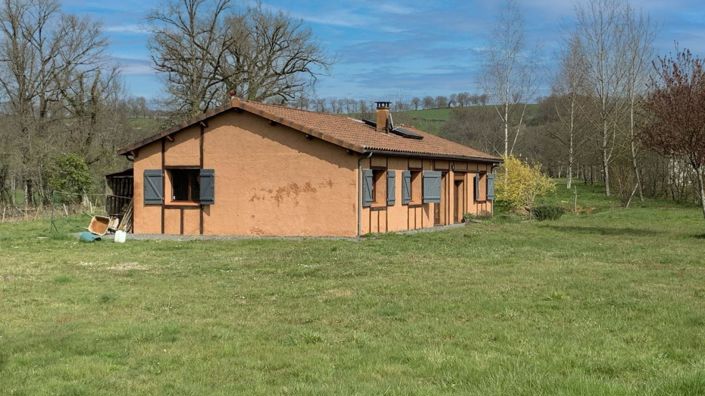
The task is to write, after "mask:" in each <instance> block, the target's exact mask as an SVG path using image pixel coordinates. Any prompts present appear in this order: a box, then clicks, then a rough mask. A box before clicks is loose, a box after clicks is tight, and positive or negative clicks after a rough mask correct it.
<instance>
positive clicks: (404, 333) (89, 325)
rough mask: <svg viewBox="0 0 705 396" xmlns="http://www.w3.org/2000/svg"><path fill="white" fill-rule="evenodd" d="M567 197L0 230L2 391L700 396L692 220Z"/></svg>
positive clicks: (699, 307) (704, 262)
mask: <svg viewBox="0 0 705 396" xmlns="http://www.w3.org/2000/svg"><path fill="white" fill-rule="evenodd" d="M591 191H592V192H591ZM568 197H570V195H569V194H568V192H563V191H562V190H561V189H560V188H559V190H558V192H557V193H556V195H555V196H554V197H551V198H549V200H553V201H552V202H560V201H562V200H566V199H567V198H568ZM580 197H583V198H584V199H585V202H586V204H585V206H590V205H592V206H595V207H596V208H597V210H595V211H594V212H593V213H592V214H590V215H587V214H582V215H578V216H576V215H572V214H567V215H565V216H564V217H563V218H562V219H561V220H559V221H555V222H541V223H539V222H527V221H516V220H511V219H510V220H505V221H501V220H497V221H493V222H486V223H482V224H474V223H473V224H471V225H469V226H466V227H463V228H457V229H452V230H447V231H443V232H434V233H419V234H414V235H383V236H374V237H370V238H366V239H365V240H363V241H361V242H355V241H349V240H240V241H200V242H199V241H192V242H176V241H128V243H126V244H124V245H119V244H114V243H112V242H110V241H102V242H97V243H93V244H85V243H79V242H78V241H77V240H75V239H74V238H73V237H65V236H63V235H59V236H53V234H51V233H50V232H49V231H48V230H49V227H48V224H47V223H44V222H30V223H20V224H12V225H10V224H2V225H0V318H2V319H1V320H0V389H1V390H2V391H0V393H3V394H11V395H50V394H51V395H55V394H59V395H107V394H178V395H181V394H187V395H203V394H214V395H231V394H261V395H271V394H296V395H300V394H304V395H319V394H345V395H347V394H389V395H409V394H417V395H428V394H458V395H466V394H476V395H537V394H539V395H540V394H545V395H549V394H550V395H553V394H563V395H592V394H610V395H613V394H614V395H681V394H683V395H686V394H691V395H695V394H705V259H703V257H705V245H704V243H705V222H704V221H703V220H702V218H701V216H700V214H699V212H698V210H697V209H695V208H684V207H675V206H671V205H668V204H664V203H659V202H649V203H647V204H645V205H643V207H636V208H633V209H630V210H624V209H620V208H618V205H617V204H616V203H615V202H614V201H607V200H604V199H601V198H600V196H599V194H598V192H597V190H595V191H593V190H591V189H590V188H589V187H584V186H582V185H580V186H579V204H580V199H581V198H580ZM590 202H592V203H590ZM86 224H87V218H74V219H70V220H68V221H67V220H62V221H60V222H59V224H58V227H59V229H60V230H61V231H62V232H68V231H77V230H79V229H80V228H81V227H85V225H86Z"/></svg>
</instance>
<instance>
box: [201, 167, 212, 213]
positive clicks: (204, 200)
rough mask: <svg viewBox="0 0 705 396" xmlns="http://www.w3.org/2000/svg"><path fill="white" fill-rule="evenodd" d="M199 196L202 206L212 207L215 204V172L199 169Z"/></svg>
mask: <svg viewBox="0 0 705 396" xmlns="http://www.w3.org/2000/svg"><path fill="white" fill-rule="evenodd" d="M199 194H200V197H199V198H200V201H201V204H202V205H213V204H214V203H215V170H213V169H201V172H200V179H199Z"/></svg>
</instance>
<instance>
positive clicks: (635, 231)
mask: <svg viewBox="0 0 705 396" xmlns="http://www.w3.org/2000/svg"><path fill="white" fill-rule="evenodd" d="M541 227H545V228H549V229H552V230H556V231H560V232H566V233H577V234H592V235H622V236H624V235H631V236H657V235H661V234H662V233H661V232H658V231H653V230H644V229H639V228H631V227H625V228H612V227H579V226H558V225H542V226H541Z"/></svg>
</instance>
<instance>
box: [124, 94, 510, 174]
mask: <svg viewBox="0 0 705 396" xmlns="http://www.w3.org/2000/svg"><path fill="white" fill-rule="evenodd" d="M232 109H241V110H244V111H247V112H250V113H253V114H256V115H259V116H261V117H264V118H266V119H268V120H270V121H273V122H276V123H279V124H282V125H286V126H288V127H290V128H292V129H296V130H298V131H301V132H303V133H306V134H309V135H311V136H314V137H316V138H319V139H321V140H324V141H327V142H330V143H332V144H335V145H338V146H341V147H344V148H347V149H349V150H352V151H355V152H358V153H367V152H381V153H389V154H408V155H410V156H424V157H435V158H456V159H473V160H479V161H486V162H500V161H501V160H500V159H499V158H498V157H495V156H493V155H489V154H487V153H484V152H482V151H479V150H476V149H474V148H471V147H468V146H464V145H462V144H458V143H455V142H451V141H450V140H446V139H443V138H441V137H438V136H436V135H433V134H430V133H426V132H423V131H420V130H418V129H414V128H411V127H409V126H404V128H405V129H410V130H412V131H413V132H416V133H417V134H419V135H421V136H422V137H423V139H409V138H405V137H402V136H399V135H396V134H393V133H383V132H378V131H377V130H375V128H374V127H373V126H370V125H368V124H366V123H364V122H362V121H360V120H355V119H352V118H350V117H347V116H343V115H335V114H327V113H316V112H311V111H306V110H298V109H293V108H290V107H285V106H278V105H269V104H264V103H259V102H250V101H244V100H240V99H233V100H232V101H231V103H230V104H229V105H227V106H224V107H221V108H218V109H215V110H213V111H210V112H208V113H205V114H203V115H201V116H198V117H196V118H194V119H191V120H189V121H187V122H185V123H183V124H181V125H178V126H176V127H174V128H171V129H169V130H166V131H164V132H161V133H159V134H157V135H155V136H152V137H150V138H147V139H145V140H143V141H141V142H138V143H135V144H133V145H130V146H128V147H125V148H123V149H121V150H120V151H119V154H128V153H130V152H131V151H134V150H136V149H138V148H140V147H142V146H144V145H147V144H149V143H151V142H154V141H156V140H159V139H161V138H163V137H165V136H168V135H172V134H174V133H176V132H178V131H180V130H182V129H184V128H187V127H189V126H191V125H194V124H197V123H199V122H201V121H204V120H206V119H208V118H211V117H214V116H216V115H218V114H220V113H223V112H226V111H228V110H232Z"/></svg>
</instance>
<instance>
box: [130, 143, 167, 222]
mask: <svg viewBox="0 0 705 396" xmlns="http://www.w3.org/2000/svg"><path fill="white" fill-rule="evenodd" d="M161 167H162V144H161V142H155V143H153V144H150V145H148V146H145V147H143V148H141V149H140V150H139V152H138V153H137V156H136V157H135V163H134V164H133V169H134V187H135V188H134V218H133V221H132V223H133V232H134V233H136V234H159V233H161V232H162V226H161V216H162V208H161V206H157V205H147V206H145V205H144V171H145V169H161Z"/></svg>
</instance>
